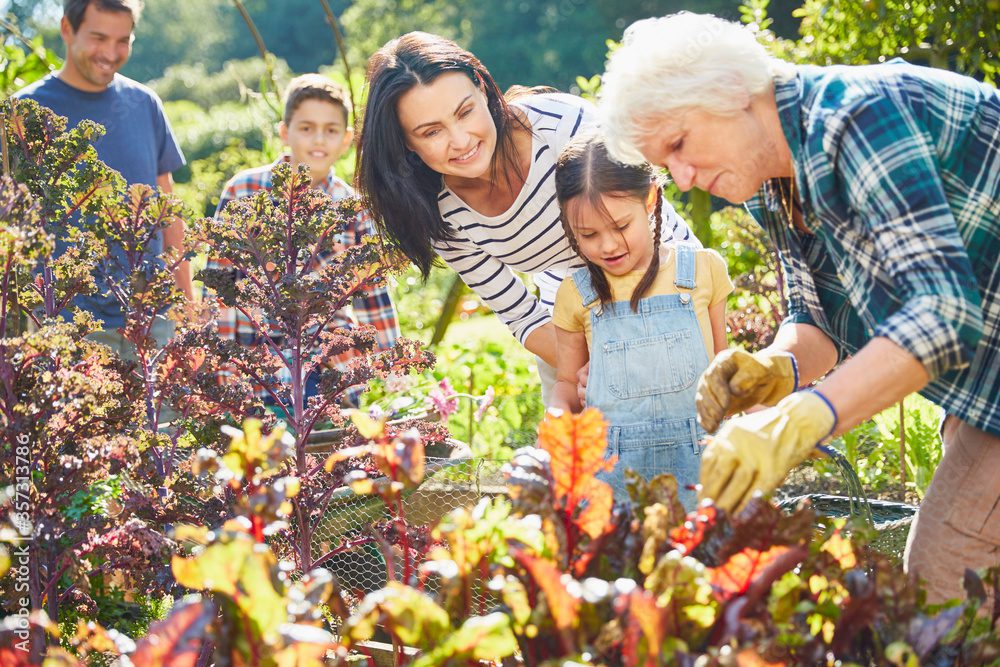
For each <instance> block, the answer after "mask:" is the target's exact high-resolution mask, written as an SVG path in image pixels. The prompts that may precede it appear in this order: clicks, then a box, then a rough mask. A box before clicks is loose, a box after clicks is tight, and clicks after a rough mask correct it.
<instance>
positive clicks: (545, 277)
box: [434, 93, 697, 344]
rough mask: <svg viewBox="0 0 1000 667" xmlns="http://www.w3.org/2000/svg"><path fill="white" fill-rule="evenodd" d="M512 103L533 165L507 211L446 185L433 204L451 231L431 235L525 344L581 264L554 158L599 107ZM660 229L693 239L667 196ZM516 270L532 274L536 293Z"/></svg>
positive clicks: (545, 100)
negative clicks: (493, 211) (569, 234)
mask: <svg viewBox="0 0 1000 667" xmlns="http://www.w3.org/2000/svg"><path fill="white" fill-rule="evenodd" d="M512 105H513V106H515V107H517V108H518V109H520V110H521V111H522V112H524V114H525V115H526V116H527V120H528V123H529V124H530V125H531V128H532V133H533V138H532V149H531V150H532V159H531V166H530V167H529V170H528V175H527V178H526V180H525V183H524V186H523V187H522V188H521V192H520V193H519V194H518V196H517V198H516V199H515V200H514V203H513V204H512V205H511V207H510V208H509V209H508V210H507V211H505V212H504V213H501V214H500V215H497V216H492V217H491V216H485V215H482V214H480V213H479V212H477V211H475V210H473V209H472V208H471V207H470V206H469V205H468V204H466V203H465V202H464V201H462V199H461V198H460V197H458V195H456V194H455V193H454V192H452V191H451V190H450V189H449V188H448V187H445V188H444V189H443V190H442V191H441V192H440V194H439V195H438V208H439V209H440V211H441V216H442V218H444V220H445V222H446V223H448V225H449V226H450V227H451V229H452V231H453V233H454V236H455V238H454V239H452V240H450V241H440V242H436V243H435V245H434V249H435V250H436V251H437V253H438V254H439V255H440V256H441V257H442V259H444V261H445V262H446V263H447V264H448V265H449V266H450V267H451V268H452V269H454V270H455V271H456V272H457V273H458V274H459V275H460V276H461V277H462V280H463V281H465V283H466V284H467V285H468V286H469V287H470V288H471V289H472V290H473V291H474V292H475V293H476V294H478V295H479V296H480V297H481V298H482V299H483V301H485V302H486V304H487V305H488V306H489V307H490V308H492V309H493V312H495V313H496V314H497V316H498V317H500V319H501V320H502V321H503V322H504V323H506V324H507V326H509V327H510V329H511V331H512V332H513V334H514V336H515V337H516V338H517V339H518V340H519V341H520V342H521V343H522V344H523V343H524V341H525V339H526V338H527V337H528V334H530V333H531V332H532V331H534V330H535V329H537V328H538V327H540V326H541V325H543V324H545V323H547V322H549V321H550V320H551V316H552V305H553V303H554V302H555V295H556V290H557V289H558V288H559V283H560V282H562V279H563V278H564V277H565V276H566V274H567V273H569V271H570V270H571V269H574V268H577V267H580V266H582V265H583V264H582V262H581V260H580V258H579V257H578V256H577V254H576V253H575V252H574V251H573V249H572V248H571V247H570V245H569V241H568V240H567V239H566V236H565V235H564V234H563V229H562V224H561V223H560V221H559V204H558V202H557V201H556V185H555V168H556V167H555V165H556V159H557V158H558V157H559V153H560V151H561V150H562V148H563V146H565V145H566V144H567V143H568V142H569V140H570V139H572V138H573V137H574V136H576V135H577V134H579V133H580V132H581V131H583V130H585V129H588V128H592V127H593V126H594V125H595V123H596V120H597V112H596V109H595V108H594V106H593V105H592V104H590V103H589V102H587V101H586V100H583V99H581V98H579V97H575V96H573V95H567V94H564V93H544V94H540V95H531V96H528V97H524V98H521V99H518V100H515V101H514V102H512ZM662 236H663V239H664V242H669V241H671V240H690V241H694V242H697V239H696V238H695V236H694V234H692V233H691V231H690V229H689V228H688V226H687V224H686V223H685V222H684V221H683V220H682V219H681V218H680V217H679V216H678V215H677V213H676V212H675V211H674V209H673V208H672V207H671V206H670V205H669V204H667V203H666V202H664V205H663V232H662ZM515 271H518V272H521V273H527V274H531V275H532V278H533V280H534V283H535V285H536V286H537V287H538V291H539V298H536V297H535V296H534V295H533V294H531V293H530V292H529V291H528V289H527V288H526V287H525V285H524V283H523V282H521V280H520V278H518V277H517V276H516V275H515V273H514V272H515Z"/></svg>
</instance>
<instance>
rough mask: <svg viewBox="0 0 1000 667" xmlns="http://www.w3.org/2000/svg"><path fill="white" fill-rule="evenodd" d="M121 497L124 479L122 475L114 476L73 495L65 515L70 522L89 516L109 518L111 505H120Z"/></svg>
mask: <svg viewBox="0 0 1000 667" xmlns="http://www.w3.org/2000/svg"><path fill="white" fill-rule="evenodd" d="M121 497H122V478H121V476H120V475H112V476H110V477H108V478H107V479H100V480H97V481H96V482H94V483H93V484H91V485H90V487H89V488H87V489H81V490H79V491H77V492H76V493H75V494H73V497H72V498H70V501H69V504H68V505H66V508H65V509H63V515H64V516H65V517H66V518H67V519H69V520H70V521H79V520H80V519H82V518H84V517H85V516H87V515H88V514H101V515H104V516H107V515H108V512H109V505H111V503H118V501H119V499H120V498H121Z"/></svg>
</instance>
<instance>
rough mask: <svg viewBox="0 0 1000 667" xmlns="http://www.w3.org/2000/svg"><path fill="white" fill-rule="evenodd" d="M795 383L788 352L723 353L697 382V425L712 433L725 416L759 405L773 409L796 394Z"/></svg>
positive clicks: (790, 357)
mask: <svg viewBox="0 0 1000 667" xmlns="http://www.w3.org/2000/svg"><path fill="white" fill-rule="evenodd" d="M798 379H799V377H798V369H797V368H796V366H795V357H793V356H792V355H791V354H789V353H787V352H768V351H766V350H765V351H762V352H757V353H756V354H751V353H749V352H746V351H745V350H740V349H736V348H733V349H730V350H724V351H723V352H720V353H719V354H717V355H715V359H713V360H712V363H710V364H709V365H708V368H706V369H705V372H704V373H702V375H701V380H699V381H698V393H697V394H696V395H695V406H696V407H697V408H698V422H699V423H700V424H701V427H702V428H703V429H705V430H706V431H708V432H709V433H713V432H715V429H717V428H719V422H721V421H722V420H723V419H724V418H725V417H726V416H728V415H732V414H735V413H737V412H743V411H744V410H746V409H747V408H752V407H753V406H755V405H757V404H758V403H762V404H764V405H774V404H775V403H777V402H778V401H780V400H781V399H782V398H784V397H785V396H788V395H789V394H790V393H792V392H793V391H795V389H796V385H797V384H798Z"/></svg>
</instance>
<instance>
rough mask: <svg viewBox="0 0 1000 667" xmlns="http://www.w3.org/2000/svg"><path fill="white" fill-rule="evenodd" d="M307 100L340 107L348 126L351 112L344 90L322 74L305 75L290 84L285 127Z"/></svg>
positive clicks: (287, 95)
mask: <svg viewBox="0 0 1000 667" xmlns="http://www.w3.org/2000/svg"><path fill="white" fill-rule="evenodd" d="M306 100H321V101H323V102H329V103H330V104H332V105H334V106H338V107H340V109H341V111H343V112H344V125H345V126H346V125H347V122H348V118H349V117H350V115H351V110H350V103H349V102H348V101H347V98H346V96H345V95H344V88H343V87H342V86H341V85H340V84H338V83H336V82H334V81H332V80H331V79H329V78H328V77H325V76H323V75H322V74H303V75H302V76H297V77H295V78H294V79H292V80H291V81H290V82H289V83H288V87H287V88H285V115H284V121H285V125H288V124H289V123H291V122H292V114H294V113H295V110H296V109H298V108H299V105H300V104H302V103H303V102H305V101H306Z"/></svg>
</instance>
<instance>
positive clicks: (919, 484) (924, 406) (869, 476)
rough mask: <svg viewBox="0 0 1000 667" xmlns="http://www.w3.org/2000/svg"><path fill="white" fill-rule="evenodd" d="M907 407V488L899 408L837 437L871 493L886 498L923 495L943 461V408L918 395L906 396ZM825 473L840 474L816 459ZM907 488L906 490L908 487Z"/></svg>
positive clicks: (841, 449)
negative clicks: (903, 469) (908, 494)
mask: <svg viewBox="0 0 1000 667" xmlns="http://www.w3.org/2000/svg"><path fill="white" fill-rule="evenodd" d="M903 406H904V410H905V418H904V425H905V428H904V430H905V436H906V447H905V452H906V453H905V458H904V459H903V460H904V463H905V479H906V484H905V487H904V485H903V479H902V477H903V473H902V469H901V466H900V463H899V456H900V417H899V407H898V405H897V406H893V407H891V408H888V409H886V410H883V411H882V412H880V413H879V414H877V415H875V416H874V417H873V418H872V419H871V420H869V421H866V422H864V423H862V424H860V425H858V426H856V427H855V428H853V429H851V430H850V431H849V432H847V433H845V434H844V435H842V436H841V437H840V438H838V439H837V440H834V441H833V443H832V444H833V446H834V447H836V448H837V449H838V450H840V451H841V452H842V453H843V454H844V456H845V457H846V458H847V461H848V462H849V463H850V464H851V465H852V466H853V467H854V470H855V471H856V472H857V474H858V478H859V479H860V480H861V483H862V486H863V487H864V489H865V491H866V493H867V494H869V495H870V496H878V497H885V496H887V495H894V496H900V495H902V494H903V493H904V492H910V493H913V494H915V496H916V497H917V498H921V499H922V498H923V497H924V494H925V493H926V492H927V488H928V487H929V486H930V483H931V478H932V477H933V475H934V470H935V469H936V468H937V464H938V463H939V462H940V461H941V456H942V453H943V452H942V449H941V436H940V435H939V434H938V426H939V424H940V421H941V409H940V408H938V407H937V406H936V405H934V404H933V403H931V402H930V401H928V400H927V399H925V398H923V397H922V396H920V395H919V394H913V395H911V396H908V397H907V398H906V400H905V401H904V402H903ZM813 465H814V467H815V468H816V469H817V470H818V471H819V472H820V473H821V474H825V473H829V474H832V475H838V474H839V473H838V472H837V470H836V466H835V465H834V464H833V463H832V462H830V461H829V460H828V459H820V460H818V461H815V462H814V463H813ZM904 490H905V491H904Z"/></svg>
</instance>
